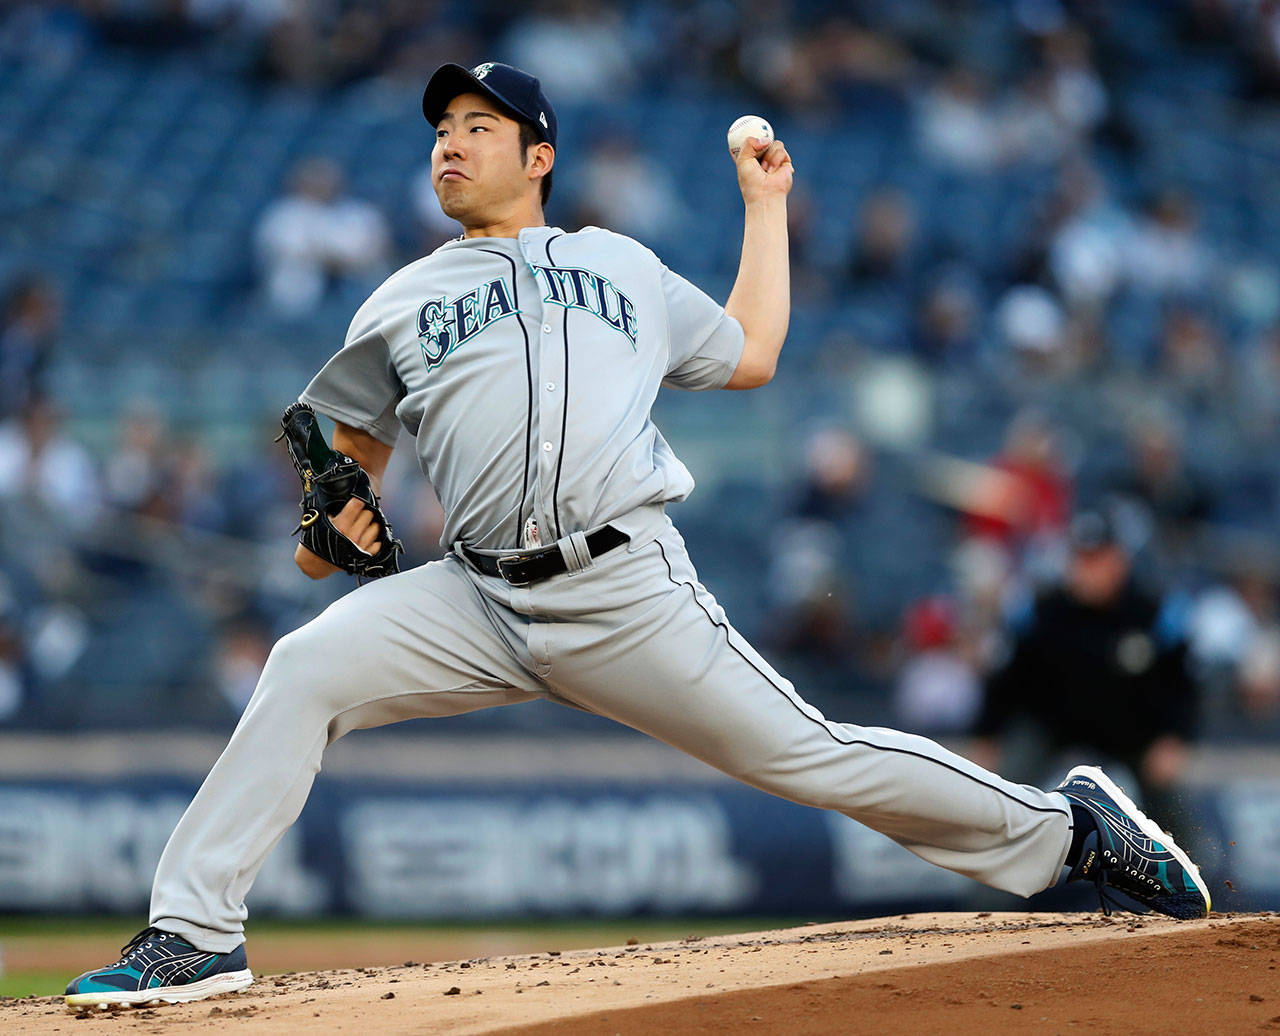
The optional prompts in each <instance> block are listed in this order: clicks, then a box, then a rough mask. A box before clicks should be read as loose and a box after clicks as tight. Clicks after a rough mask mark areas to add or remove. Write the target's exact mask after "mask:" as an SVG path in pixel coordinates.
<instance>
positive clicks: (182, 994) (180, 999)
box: [66, 968, 253, 1011]
mask: <svg viewBox="0 0 1280 1036" xmlns="http://www.w3.org/2000/svg"><path fill="white" fill-rule="evenodd" d="M252 983H253V972H251V971H250V970H249V969H248V968H246V969H245V970H244V971H227V972H224V973H223V974H221V975H214V976H213V977H212V978H205V979H201V980H200V981H199V982H190V983H188V984H187V985H185V986H156V987H155V988H154V989H135V990H132V991H130V990H124V989H121V990H117V991H116V992H113V993H70V994H68V995H67V997H66V1001H67V1006H68V1007H77V1008H82V1007H97V1008H100V1009H101V1010H103V1011H105V1010H107V1009H109V1008H112V1007H145V1006H147V1005H148V1004H189V1003H191V1002H192V1001H194V1000H204V999H205V998H206V997H210V996H218V995H220V994H222V993H238V992H239V991H240V990H242V989H245V988H246V987H248V986H250V985H252Z"/></svg>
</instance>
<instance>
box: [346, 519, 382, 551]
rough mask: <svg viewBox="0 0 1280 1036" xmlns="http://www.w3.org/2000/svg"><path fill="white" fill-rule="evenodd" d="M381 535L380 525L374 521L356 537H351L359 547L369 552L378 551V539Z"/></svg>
mask: <svg viewBox="0 0 1280 1036" xmlns="http://www.w3.org/2000/svg"><path fill="white" fill-rule="evenodd" d="M381 536H382V526H381V525H379V524H378V523H377V522H374V523H373V524H372V525H370V526H369V527H368V528H367V529H365V530H364V532H362V533H361V534H360V535H359V536H358V537H352V538H353V539H354V540H355V541H356V544H357V546H359V548H360V549H361V550H363V551H365V552H367V553H369V554H376V553H378V540H379V538H380V537H381Z"/></svg>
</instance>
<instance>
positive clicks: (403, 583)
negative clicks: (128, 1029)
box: [151, 522, 1070, 952]
mask: <svg viewBox="0 0 1280 1036" xmlns="http://www.w3.org/2000/svg"><path fill="white" fill-rule="evenodd" d="M537 698H552V699H553V700H557V699H559V700H563V701H567V702H570V703H572V704H574V705H578V706H580V707H582V708H584V709H587V710H589V711H591V712H595V713H599V714H600V715H603V716H608V717H610V718H612V719H615V720H617V721H618V722H620V723H625V724H627V725H628V726H631V727H635V728H636V729H637V730H642V731H644V732H645V733H647V734H651V735H652V736H654V737H656V738H658V739H660V740H662V741H665V742H667V743H668V744H670V745H673V746H674V747H676V748H679V749H681V750H682V751H684V752H687V753H689V754H690V755H692V756H695V757H697V758H698V759H701V760H703V761H705V762H707V763H709V764H711V765H712V766H714V767H716V768H718V769H720V770H722V771H724V772H725V773H727V774H729V775H731V776H733V777H736V778H738V779H739V780H742V781H745V782H746V783H748V784H751V785H753V786H755V787H757V788H760V789H761V790H763V791H767V792H770V793H771V794H774V795H779V796H781V797H783V798H786V799H791V800H793V801H795V802H800V803H803V804H805V805H809V806H817V807H820V808H823V809H833V810H838V811H839V812H841V813H843V814H845V815H846V816H849V817H852V818H853V819H855V820H858V821H861V822H862V823H864V824H866V825H867V826H869V827H872V828H874V829H875V830H877V831H881V832H883V833H884V834H886V835H888V836H889V837H890V838H892V839H894V840H895V841H897V842H899V843H901V844H902V845H904V846H906V847H907V848H908V849H910V850H911V851H912V852H914V853H916V854H917V855H919V856H921V857H923V858H924V859H926V860H928V861H930V862H931V863H936V864H938V865H940V866H943V867H948V868H950V869H951V870H954V871H958V872H959V873H961V874H965V875H968V876H969V877H972V878H976V879H977V880H978V881H981V882H984V883H985V884H987V885H991V886H993V887H995V888H998V889H1004V890H1006V891H1009V892H1015V893H1019V894H1021V895H1024V896H1025V895H1030V894H1032V893H1034V892H1038V891H1039V890H1041V889H1043V888H1046V887H1048V886H1049V885H1051V884H1053V883H1054V882H1055V881H1056V880H1057V878H1058V877H1059V874H1060V871H1061V868H1062V866H1063V862H1064V860H1065V858H1066V854H1067V848H1068V845H1069V843H1070V829H1069V824H1070V808H1069V806H1068V805H1067V802H1066V800H1065V799H1064V798H1063V797H1062V796H1061V795H1059V794H1057V793H1046V792H1043V791H1039V790H1037V789H1036V788H1032V787H1027V786H1024V785H1017V784H1012V783H1010V782H1008V781H1006V780H1004V779H1002V778H1000V777H998V776H996V775H995V774H993V773H990V772H988V771H986V770H984V769H982V768H981V767H979V766H976V765H974V764H973V763H971V762H969V761H968V760H967V759H964V758H962V757H960V756H958V755H955V754H953V753H952V752H949V751H947V750H946V749H944V748H942V747H941V746H939V745H936V744H934V743H933V742H931V741H929V740H927V739H925V738H922V737H917V736H915V735H912V734H904V733H900V732H898V731H894V730H886V729H882V728H877V727H858V726H853V725H851V724H846V723H833V722H830V721H829V720H826V719H824V718H823V716H822V715H821V713H819V712H818V710H817V709H815V708H813V707H812V706H810V705H808V704H806V703H805V702H804V701H802V700H801V698H800V697H799V696H798V695H797V694H796V692H795V690H794V689H793V688H792V686H791V684H790V683H789V682H788V681H786V680H784V679H783V678H782V677H781V676H779V675H778V674H777V673H776V672H775V671H774V670H773V669H772V668H771V667H770V666H769V664H768V663H767V662H765V661H764V659H763V658H761V657H760V655H759V654H757V653H756V651H755V650H754V649H753V648H752V647H751V645H750V644H748V643H747V642H746V641H745V640H744V639H743V638H742V637H741V636H740V635H739V634H738V632H737V631H736V630H734V629H733V627H732V626H731V625H730V624H729V622H728V620H727V619H726V618H725V615H724V611H723V610H722V609H721V608H720V606H719V605H718V604H717V603H716V601H715V599H714V598H713V597H712V596H711V594H710V593H708V592H707V590H706V589H704V588H703V586H702V585H701V584H700V583H699V582H698V578H697V574H696V572H695V571H694V568H693V565H692V563H691V562H690V560H689V557H688V555H687V553H686V552H685V547H684V541H683V540H682V539H681V537H680V534H679V533H678V532H677V531H676V530H675V528H674V527H673V526H671V525H670V523H669V522H668V523H666V525H665V527H664V531H663V532H662V533H661V534H660V535H659V537H658V538H657V539H656V540H654V541H652V542H649V543H646V544H644V545H643V546H641V547H639V548H637V549H636V550H634V551H631V550H630V549H629V548H627V547H620V548H618V549H615V550H614V551H611V552H610V553H608V554H605V555H604V556H602V557H601V558H599V559H597V560H595V561H594V562H592V561H590V560H589V559H588V563H587V565H586V567H583V568H581V569H580V570H579V571H576V572H572V573H571V574H566V575H562V576H557V577H555V578H552V579H549V580H546V581H544V582H542V583H538V584H536V585H534V586H531V587H513V586H509V585H508V584H507V583H505V582H504V581H502V580H501V579H497V578H493V577H488V576H484V575H481V574H479V573H478V572H476V571H475V570H474V569H473V568H471V567H470V566H469V565H467V564H466V563H465V562H463V561H461V560H459V559H458V558H457V557H456V556H454V555H450V556H448V557H446V558H445V559H444V560H442V561H437V562H433V563H431V564H429V565H424V566H423V567H421V568H416V569H413V570H411V571H407V572H402V573H400V574H399V575H395V576H389V577H387V578H384V579H379V580H376V581H374V582H372V583H368V584H366V585H364V586H362V587H360V588H359V589H357V590H354V591H352V592H351V593H349V594H347V595H346V596H345V597H343V598H342V599H341V600H339V601H336V602H335V603H334V604H333V605H331V606H330V607H329V608H328V609H326V610H325V611H324V612H323V613H322V614H321V615H319V616H318V617H317V618H315V619H314V620H312V621H311V622H309V623H307V624H306V625H305V626H303V627H302V628H300V629H298V630H295V631H294V632H293V633H290V634H289V635H287V636H286V637H284V638H282V639H281V640H280V641H279V643H277V644H276V646H275V648H274V650H273V651H272V652H271V657H270V659H269V661H268V662H267V665H266V668H265V669H264V671H263V673H262V678H261V680H260V682H259V684H258V687H257V690H256V691H255V692H254V695H253V698H252V699H251V701H250V702H249V705H248V707H247V708H246V709H245V712H244V715H243V716H242V717H241V720H240V723H239V725H238V726H237V727H236V730H235V733H234V734H232V736H231V740H230V742H229V743H228V745H227V747H226V749H225V751H224V752H223V753H222V756H221V757H220V758H219V759H218V761H217V763H216V764H215V765H214V767H213V769H212V770H211V771H210V773H209V776H208V777H207V778H206V779H205V782H204V784H203V786H202V787H201V788H200V791H199V792H198V793H197V794H196V797H195V799H194V800H193V801H192V803H191V805H190V807H189V808H188V809H187V811H186V813H185V814H184V816H183V817H182V820H181V821H180V822H179V823H178V826H177V828H176V829H175V830H174V832H173V835H172V836H171V837H170V839H169V843H168V845H167V846H166V848H165V850H164V854H163V856H162V857H161V860H160V865H159V867H158V869H157V871H156V877H155V885H154V889H153V891H152V899H151V923H152V924H153V925H156V926H157V927H160V928H163V929H166V930H168V931H172V932H177V933H179V934H180V935H183V936H185V937H186V938H187V939H189V940H190V941H191V942H192V943H193V944H194V945H195V946H196V947H197V948H199V949H202V950H206V951H213V952H226V951H229V950H231V949H234V948H235V947H236V946H237V945H239V944H240V943H241V942H242V941H243V939H244V935H243V932H244V920H245V918H246V916H247V912H246V910H245V905H244V899H245V895H246V894H247V893H248V891H249V888H250V886H251V885H252V884H253V880H254V877H255V876H256V875H257V873H258V869H259V868H260V867H261V866H262V863H263V861H264V860H265V859H266V858H267V855H268V854H269V853H270V852H271V850H272V848H273V847H274V846H275V844H276V843H277V842H278V841H279V840H280V838H281V836H282V835H283V834H284V833H285V831H286V830H287V829H288V828H289V826H290V825H291V824H292V823H293V822H294V820H296V819H297V817H298V814H299V813H300V812H301V811H302V807H303V804H304V803H305V802H306V799H307V795H308V793H309V792H310V790H311V783H312V781H313V780H314V778H315V775H316V774H317V773H318V772H319V770H320V760H321V756H322V755H323V754H324V750H325V747H326V746H328V745H330V744H332V743H333V742H334V741H336V740H337V739H338V738H340V737H342V735H343V734H345V733H347V732H348V731H350V730H356V729H359V728H363V727H376V726H381V725H383V724H386V723H395V722H397V721H399V720H405V719H412V718H416V717H425V716H452V715H456V714H458V713H463V712H470V711H472V710H475V709H482V708H487V707H489V706H493V705H510V704H514V703H517V702H526V701H532V700H534V699H537Z"/></svg>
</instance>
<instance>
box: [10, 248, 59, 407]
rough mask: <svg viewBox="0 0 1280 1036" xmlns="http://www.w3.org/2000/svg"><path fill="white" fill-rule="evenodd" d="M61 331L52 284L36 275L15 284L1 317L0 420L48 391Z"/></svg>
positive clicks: (56, 298) (57, 297)
mask: <svg viewBox="0 0 1280 1036" xmlns="http://www.w3.org/2000/svg"><path fill="white" fill-rule="evenodd" d="M61 329H62V300H61V299H60V298H59V296H58V292H57V290H56V289H55V288H54V286H53V283H52V281H50V280H49V279H47V278H45V277H41V276H39V275H36V274H25V275H23V276H20V277H18V278H17V279H16V280H14V281H13V283H12V284H11V285H10V286H9V290H8V291H7V292H6V294H5V300H4V307H3V312H2V313H0V419H3V418H5V417H9V416H10V415H12V414H15V413H17V412H18V411H19V410H20V409H21V408H22V407H23V406H25V405H26V403H27V402H28V401H29V400H30V399H31V398H32V397H33V396H35V395H36V394H38V393H40V392H42V391H44V390H45V389H46V388H47V386H46V384H45V382H46V380H47V371H48V368H49V362H50V360H51V359H52V356H53V347H54V345H55V343H56V342H57V339H58V333H59V332H60V331H61Z"/></svg>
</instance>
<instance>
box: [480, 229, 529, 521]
mask: <svg viewBox="0 0 1280 1036" xmlns="http://www.w3.org/2000/svg"><path fill="white" fill-rule="evenodd" d="M480 251H481V252H488V253H489V254H490V255H496V256H498V257H499V258H500V259H505V260H506V261H507V262H508V263H509V264H510V265H511V294H512V301H514V302H515V306H516V323H517V324H519V325H520V333H521V334H522V335H524V372H525V380H526V382H527V383H528V388H529V400H528V404H527V408H526V410H525V422H524V479H523V481H522V483H521V485H520V503H519V505H518V506H517V507H516V543H517V544H518V545H519V544H523V542H524V502H525V499H526V498H527V497H528V495H529V454H530V451H531V445H530V444H531V443H532V441H533V357H532V356H531V355H530V350H529V330H528V328H526V327H525V326H524V321H523V320H521V319H520V281H519V278H518V277H517V275H516V261H515V260H514V259H512V258H511V256H509V255H503V254H502V253H501V252H495V251H493V249H491V248H481V249H480Z"/></svg>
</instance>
